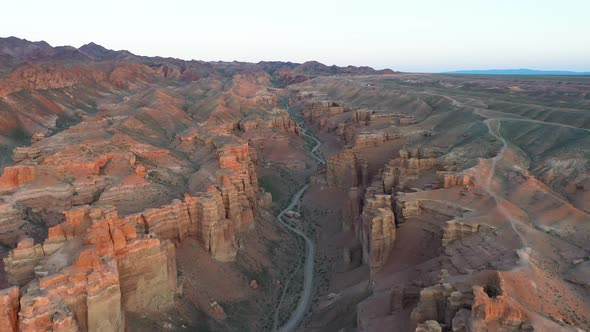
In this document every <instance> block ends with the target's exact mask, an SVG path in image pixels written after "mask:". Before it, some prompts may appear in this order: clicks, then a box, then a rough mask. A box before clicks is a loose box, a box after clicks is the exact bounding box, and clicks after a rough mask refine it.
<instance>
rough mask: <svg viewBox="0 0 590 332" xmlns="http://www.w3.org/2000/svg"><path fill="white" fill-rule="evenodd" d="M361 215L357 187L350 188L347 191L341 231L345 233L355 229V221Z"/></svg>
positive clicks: (359, 196)
mask: <svg viewBox="0 0 590 332" xmlns="http://www.w3.org/2000/svg"><path fill="white" fill-rule="evenodd" d="M360 215H361V195H360V192H359V188H358V187H351V188H350V189H349V190H348V197H347V201H346V208H345V209H344V218H343V219H342V230H343V231H347V230H350V229H353V228H356V227H357V219H358V217H359V216H360Z"/></svg>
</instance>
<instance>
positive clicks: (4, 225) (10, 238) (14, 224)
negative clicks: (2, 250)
mask: <svg viewBox="0 0 590 332" xmlns="http://www.w3.org/2000/svg"><path fill="white" fill-rule="evenodd" d="M23 218H24V213H23V212H22V211H21V210H18V209H15V208H14V207H13V206H12V204H8V203H5V202H3V201H2V199H0V242H2V243H5V244H13V243H17V242H18V239H19V232H18V230H19V229H20V227H21V226H22V225H23V224H24V223H25V221H24V220H23Z"/></svg>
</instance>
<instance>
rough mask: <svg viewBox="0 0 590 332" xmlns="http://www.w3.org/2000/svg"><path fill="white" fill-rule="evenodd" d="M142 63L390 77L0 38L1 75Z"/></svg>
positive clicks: (295, 75) (366, 70)
mask: <svg viewBox="0 0 590 332" xmlns="http://www.w3.org/2000/svg"><path fill="white" fill-rule="evenodd" d="M105 61H118V62H141V63H144V64H147V65H148V66H152V67H159V66H161V65H162V64H166V65H173V66H176V67H178V69H179V70H180V71H185V70H186V68H187V67H191V66H192V67H199V68H201V69H202V70H201V71H206V72H210V71H211V70H210V69H211V68H216V69H220V70H222V71H223V72H224V73H233V72H236V71H256V70H264V71H266V72H267V73H269V74H271V75H274V76H280V77H283V78H284V79H285V80H287V81H288V82H289V83H294V82H296V81H302V80H305V79H309V78H311V77H315V76H329V75H342V74H344V75H381V74H393V73H394V71H393V70H391V69H381V70H375V69H373V68H371V67H356V66H347V67H339V66H335V65H333V66H327V65H324V64H322V63H319V62H317V61H307V62H305V63H302V64H300V63H292V62H283V61H261V62H258V63H248V62H238V61H233V62H223V61H209V62H206V61H197V60H188V61H185V60H181V59H175V58H164V57H147V56H141V55H136V54H133V53H131V52H129V51H125V50H121V51H114V50H110V49H107V48H105V47H103V46H101V45H98V44H95V43H88V44H86V45H84V46H82V47H80V48H75V47H72V46H56V47H53V46H51V45H49V44H48V43H47V42H45V41H37V42H32V41H28V40H26V39H21V38H17V37H7V38H2V37H0V74H2V72H3V71H8V70H11V69H13V68H15V67H17V66H19V65H24V64H31V63H51V62H54V63H55V62H62V63H68V64H74V63H88V62H105Z"/></svg>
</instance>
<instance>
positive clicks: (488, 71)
mask: <svg viewBox="0 0 590 332" xmlns="http://www.w3.org/2000/svg"><path fill="white" fill-rule="evenodd" d="M442 74H465V75H555V76H586V75H590V72H579V71H568V70H536V69H528V68H519V69H477V70H455V71H447V72H443V73H442Z"/></svg>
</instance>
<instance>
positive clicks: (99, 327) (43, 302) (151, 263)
mask: <svg viewBox="0 0 590 332" xmlns="http://www.w3.org/2000/svg"><path fill="white" fill-rule="evenodd" d="M87 218H90V219H91V225H88V224H87V223H86V222H85V220H87ZM92 218H94V219H92ZM79 221H82V224H84V225H86V226H87V227H86V231H85V232H83V234H78V235H76V234H77V233H78V232H79V231H80V229H82V228H84V227H78V228H76V227H70V228H64V227H61V229H62V230H64V233H61V234H65V235H64V236H63V237H64V238H65V243H66V244H64V245H63V246H62V248H60V249H58V250H57V251H56V252H55V254H54V255H51V256H48V257H47V261H46V262H42V263H41V264H40V265H38V266H37V268H36V269H35V272H36V273H37V275H40V276H42V277H40V278H39V279H35V280H33V281H32V282H31V283H30V284H29V286H28V288H27V290H26V292H25V293H24V294H23V296H22V298H21V300H20V302H21V308H22V309H21V311H20V314H19V317H20V319H19V330H20V331H40V330H41V331H44V330H55V331H78V329H79V330H82V331H123V329H124V312H125V311H130V312H143V311H145V310H148V311H149V310H160V309H162V308H166V307H168V306H169V305H170V304H172V302H173V297H174V294H175V292H176V259H175V250H174V245H173V244H172V243H170V242H168V241H164V242H163V241H160V240H159V239H156V238H140V237H138V236H137V232H136V225H134V224H132V222H131V220H130V219H121V218H119V217H118V216H117V213H116V211H115V210H114V209H112V208H110V209H105V210H100V211H98V210H96V209H80V210H75V211H72V212H71V213H69V214H68V221H67V222H66V223H70V225H69V226H75V225H77V222H79ZM78 224H79V223H78ZM60 226H61V225H60ZM54 234H58V235H54V240H56V239H57V238H62V236H60V235H59V234H60V233H59V232H57V231H55V233H54ZM71 236H73V238H72V237H71ZM79 240H82V241H79ZM76 242H78V243H80V245H82V247H81V248H79V249H76V247H75V246H76V245H75V243H76ZM70 244H74V247H72V246H70ZM56 255H57V256H56ZM68 262H72V264H71V265H68Z"/></svg>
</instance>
